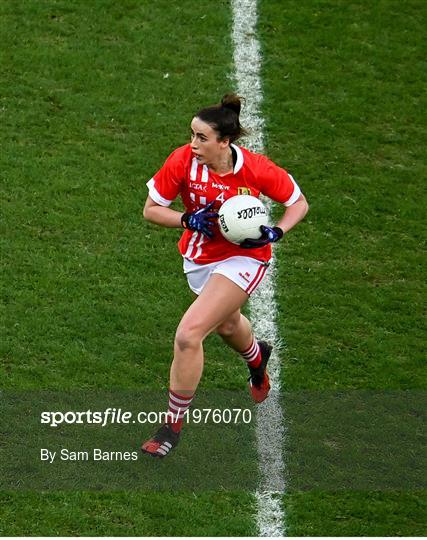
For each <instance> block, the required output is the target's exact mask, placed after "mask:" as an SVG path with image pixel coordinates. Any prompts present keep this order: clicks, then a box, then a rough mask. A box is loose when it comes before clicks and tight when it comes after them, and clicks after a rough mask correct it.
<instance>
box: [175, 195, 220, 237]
mask: <svg viewBox="0 0 427 540" xmlns="http://www.w3.org/2000/svg"><path fill="white" fill-rule="evenodd" d="M214 204H215V201H211V202H210V203H209V204H208V205H207V206H205V207H204V208H201V209H200V210H196V211H195V212H191V213H188V212H185V213H184V214H183V215H182V217H181V225H182V226H183V227H184V229H189V230H190V231H200V232H202V233H203V234H204V235H205V236H207V237H208V238H212V236H213V232H212V231H211V227H213V225H214V223H215V222H214V221H212V220H213V219H215V218H217V217H218V213H217V212H209V210H210V209H211V208H212V206H213V205H214Z"/></svg>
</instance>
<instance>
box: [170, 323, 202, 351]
mask: <svg viewBox="0 0 427 540" xmlns="http://www.w3.org/2000/svg"><path fill="white" fill-rule="evenodd" d="M201 342H202V337H201V334H200V332H199V331H198V329H197V327H195V326H185V325H182V326H179V327H178V329H177V331H176V334H175V346H176V347H177V348H178V349H179V350H180V351H185V350H187V349H197V348H198V347H200V344H201Z"/></svg>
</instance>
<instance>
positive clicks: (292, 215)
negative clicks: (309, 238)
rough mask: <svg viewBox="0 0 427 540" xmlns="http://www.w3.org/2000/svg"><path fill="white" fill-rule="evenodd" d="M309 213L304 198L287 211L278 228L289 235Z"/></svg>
mask: <svg viewBox="0 0 427 540" xmlns="http://www.w3.org/2000/svg"><path fill="white" fill-rule="evenodd" d="M307 212H308V204H307V201H306V200H305V198H304V199H301V200H299V201H297V202H296V203H294V204H293V205H292V206H289V207H288V208H287V209H286V211H285V213H284V214H283V217H282V219H281V220H280V221H279V222H278V223H277V227H280V228H281V229H282V230H283V232H284V233H287V232H288V231H290V230H291V229H292V228H293V227H295V225H296V224H297V223H299V222H300V221H301V220H302V219H303V218H304V216H305V215H306V214H307Z"/></svg>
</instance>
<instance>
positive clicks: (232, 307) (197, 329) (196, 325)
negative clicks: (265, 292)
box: [177, 274, 249, 340]
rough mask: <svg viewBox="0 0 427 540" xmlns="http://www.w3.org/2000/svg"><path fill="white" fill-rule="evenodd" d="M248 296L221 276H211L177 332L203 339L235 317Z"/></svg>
mask: <svg viewBox="0 0 427 540" xmlns="http://www.w3.org/2000/svg"><path fill="white" fill-rule="evenodd" d="M248 298H249V295H248V294H247V293H246V292H245V291H244V290H243V289H242V288H241V287H239V286H238V285H236V283H234V282H233V281H231V280H230V279H228V278H227V277H225V276H223V275H222V274H212V275H211V277H210V278H209V280H208V282H207V283H206V285H205V287H204V288H203V291H202V292H201V293H200V295H199V296H198V297H197V298H196V300H195V301H194V302H193V303H192V304H191V306H190V307H189V308H188V310H187V311H186V313H185V314H184V316H183V318H182V320H181V322H180V324H179V326H178V330H177V334H179V333H183V332H184V333H187V334H188V333H190V334H192V335H194V336H195V337H197V338H198V339H202V340H203V339H204V338H205V337H206V336H207V335H208V334H210V333H211V332H213V331H214V330H215V329H216V328H217V327H218V325H220V324H221V323H223V322H224V321H226V320H227V319H228V318H229V317H232V316H233V315H235V314H236V313H237V312H238V311H239V310H240V308H241V307H242V306H243V304H244V303H245V302H246V301H247V299H248Z"/></svg>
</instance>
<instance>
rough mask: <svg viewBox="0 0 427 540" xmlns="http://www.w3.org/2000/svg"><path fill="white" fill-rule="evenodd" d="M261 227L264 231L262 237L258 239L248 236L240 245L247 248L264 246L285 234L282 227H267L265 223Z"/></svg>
mask: <svg viewBox="0 0 427 540" xmlns="http://www.w3.org/2000/svg"><path fill="white" fill-rule="evenodd" d="M260 229H261V232H262V235H261V238H258V239H257V240H252V239H251V238H246V240H243V242H242V243H241V244H240V247H242V248H246V249H250V248H258V247H263V246H266V245H267V244H270V243H271V242H277V241H278V240H280V239H281V238H282V236H283V231H282V229H281V228H280V227H266V226H265V225H261V227H260Z"/></svg>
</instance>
